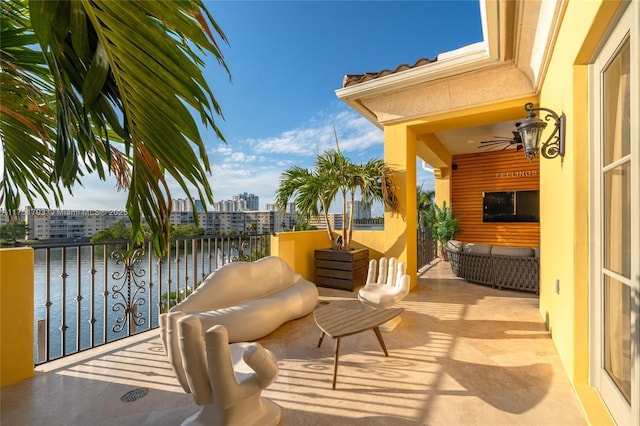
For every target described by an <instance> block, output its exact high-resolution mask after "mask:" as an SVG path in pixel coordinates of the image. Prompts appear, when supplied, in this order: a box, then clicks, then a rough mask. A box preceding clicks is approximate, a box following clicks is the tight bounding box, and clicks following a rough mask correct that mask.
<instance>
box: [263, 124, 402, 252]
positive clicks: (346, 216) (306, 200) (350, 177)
mask: <svg viewBox="0 0 640 426" xmlns="http://www.w3.org/2000/svg"><path fill="white" fill-rule="evenodd" d="M334 133H335V129H334ZM392 175H393V171H392V169H391V168H390V167H388V166H387V165H386V164H385V162H384V161H383V160H369V161H368V162H367V163H365V164H354V163H353V162H352V161H351V160H349V159H348V158H347V157H345V156H344V155H343V154H342V152H341V151H340V146H339V144H338V138H337V135H336V149H335V150H334V149H332V150H328V151H325V152H323V153H322V154H319V155H318V156H317V157H316V161H315V163H314V166H313V169H312V170H308V169H305V168H302V167H298V166H294V167H291V168H290V169H288V170H286V171H285V172H284V173H283V174H282V175H281V177H280V184H279V187H278V190H277V191H276V200H275V201H276V206H278V208H279V209H282V210H284V209H285V208H286V206H287V203H288V202H289V200H290V199H291V198H294V199H295V205H296V211H298V212H299V213H300V214H301V216H302V217H304V218H305V219H307V220H308V219H309V218H310V217H317V216H318V215H319V213H322V214H323V217H324V220H325V223H326V224H327V234H328V237H329V241H330V242H331V248H332V249H334V250H345V251H348V250H350V249H351V239H352V234H353V214H354V212H353V206H354V201H355V195H356V193H357V192H358V191H359V192H360V195H361V197H362V203H363V204H364V205H365V206H370V205H371V204H372V203H373V202H375V201H383V202H385V203H386V204H387V205H389V206H391V210H392V212H396V211H397V209H398V200H397V198H396V196H395V191H394V190H393V186H392V181H391V177H392ZM338 194H340V196H341V198H342V218H343V226H342V238H341V239H342V244H338V242H337V241H336V238H335V237H334V235H333V230H332V228H331V223H330V222H329V208H330V207H331V203H332V202H333V200H334V199H335V197H336V196H337V195H338ZM347 208H348V209H349V211H348V212H347ZM345 223H347V226H345Z"/></svg>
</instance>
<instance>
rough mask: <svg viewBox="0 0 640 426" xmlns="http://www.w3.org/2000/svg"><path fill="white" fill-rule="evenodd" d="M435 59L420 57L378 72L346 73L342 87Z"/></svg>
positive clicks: (421, 64)
mask: <svg viewBox="0 0 640 426" xmlns="http://www.w3.org/2000/svg"><path fill="white" fill-rule="evenodd" d="M436 61H437V58H436V59H427V58H422V59H418V61H417V62H416V63H415V64H413V65H409V64H402V65H398V66H397V67H396V68H395V69H393V70H389V69H385V70H382V71H378V72H367V73H364V74H347V75H345V76H344V78H343V79H342V87H343V88H344V87H349V86H354V85H356V84H360V83H364V82H365V81H369V80H374V79H376V78H380V77H384V76H387V75H391V74H395V73H398V72H400V71H406V70H408V69H413V68H417V67H421V66H423V65H427V64H431V63H433V62H436Z"/></svg>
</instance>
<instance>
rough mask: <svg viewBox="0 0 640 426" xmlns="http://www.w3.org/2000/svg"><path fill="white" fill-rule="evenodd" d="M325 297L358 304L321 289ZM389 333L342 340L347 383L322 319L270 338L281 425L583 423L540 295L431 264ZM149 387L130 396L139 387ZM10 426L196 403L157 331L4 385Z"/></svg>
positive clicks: (165, 420) (172, 409) (74, 421)
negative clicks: (127, 398) (454, 273)
mask: <svg viewBox="0 0 640 426" xmlns="http://www.w3.org/2000/svg"><path fill="white" fill-rule="evenodd" d="M320 293H321V299H324V300H331V301H333V302H334V303H341V304H349V303H358V302H357V300H354V294H351V293H347V292H342V291H337V290H330V289H320ZM400 306H402V307H404V308H405V312H404V313H403V314H402V318H403V320H402V323H400V325H399V327H398V328H397V329H396V330H395V331H394V332H392V333H385V334H384V339H385V343H386V346H387V348H388V350H389V357H388V358H385V357H384V355H383V354H382V352H381V350H380V347H379V345H378V342H377V340H376V337H375V334H374V333H373V332H365V333H361V334H358V335H354V336H350V337H346V338H344V339H343V340H342V345H341V356H340V364H339V369H338V382H337V389H336V390H332V389H331V380H332V373H333V349H332V345H331V343H332V341H331V340H330V339H329V340H327V339H325V342H324V343H323V345H322V347H320V348H319V349H318V348H316V345H317V342H318V337H319V331H318V329H317V327H316V325H315V324H314V321H313V316H312V315H309V316H307V317H305V318H302V319H300V320H296V321H292V322H290V323H287V324H285V325H284V326H283V327H281V328H280V329H279V330H277V331H276V332H275V333H273V334H271V335H269V336H267V337H266V338H263V339H261V340H260V342H261V343H262V344H263V345H264V346H265V347H267V348H269V349H271V350H272V351H273V352H274V353H275V355H276V356H277V358H278V364H279V366H280V375H279V377H278V379H277V381H276V382H275V383H274V384H272V385H271V386H270V387H269V388H268V389H267V390H266V391H265V392H264V393H263V396H266V397H268V398H270V399H272V400H273V401H275V402H276V403H277V404H279V405H280V406H281V407H282V422H281V424H282V425H285V426H289V425H296V426H297V425H331V426H334V425H360V424H361V425H393V426H401V425H416V424H426V425H584V424H586V423H587V422H586V420H585V417H584V416H583V414H582V411H581V409H580V407H579V405H578V402H577V400H576V398H575V397H574V394H573V392H572V389H571V386H570V384H569V381H568V379H567V376H566V374H565V372H564V370H563V368H562V366H561V364H560V361H559V358H558V355H557V353H556V351H555V348H554V346H553V343H552V341H551V339H550V338H549V335H548V333H547V331H546V330H545V327H544V323H543V321H542V319H541V317H540V315H539V312H538V299H537V297H536V296H535V295H531V294H528V293H519V292H512V291H499V290H495V289H491V288H489V287H486V286H482V285H476V284H470V283H467V282H465V281H462V280H459V279H456V278H453V277H452V275H451V273H450V270H449V265H448V263H444V262H442V263H436V264H435V265H433V267H431V268H430V269H429V270H428V271H426V272H423V273H422V274H421V276H420V279H419V285H418V286H417V288H415V289H414V290H413V291H412V292H411V293H410V295H409V296H408V297H407V298H406V299H405V300H404V301H403V302H402V303H401V304H400ZM140 387H142V388H148V389H149V393H148V395H147V396H145V397H143V398H141V399H138V400H137V401H134V402H122V401H121V399H120V398H121V396H122V395H124V394H125V393H127V392H128V391H130V390H132V389H135V388H140ZM1 403H2V405H1V414H0V423H1V424H2V426H10V425H34V426H35V425H43V426H53V425H96V426H97V425H177V424H180V422H181V421H182V420H184V419H185V418H187V417H188V416H189V415H191V414H192V413H194V412H195V411H197V406H196V405H195V404H194V402H193V400H192V398H191V396H190V395H187V394H185V393H183V391H182V390H181V388H180V387H179V386H178V384H177V381H176V380H175V379H174V378H173V374H172V371H171V369H170V367H169V364H168V362H167V360H166V357H165V355H164V352H163V349H162V346H161V344H160V340H159V338H158V331H157V330H155V331H151V332H147V333H144V334H142V335H139V336H137V337H135V338H131V339H128V340H126V341H124V342H120V343H116V344H112V345H108V346H107V347H106V348H102V349H98V350H93V351H88V352H86V353H83V354H80V355H77V356H73V357H69V358H67V359H64V360H60V361H55V362H52V363H49V364H46V365H45V366H42V367H39V368H38V372H37V373H36V376H35V377H34V378H33V379H30V380H26V381H23V382H21V383H18V384H16V385H13V386H9V387H6V388H3V389H2V390H1Z"/></svg>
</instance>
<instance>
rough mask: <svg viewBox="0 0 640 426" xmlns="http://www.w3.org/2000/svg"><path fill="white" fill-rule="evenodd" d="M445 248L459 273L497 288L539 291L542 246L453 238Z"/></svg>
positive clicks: (452, 266) (469, 279)
mask: <svg viewBox="0 0 640 426" xmlns="http://www.w3.org/2000/svg"><path fill="white" fill-rule="evenodd" d="M446 251H447V255H448V257H449V263H450V264H451V270H452V271H453V273H454V274H455V275H456V276H457V277H460V278H464V279H465V280H467V281H471V282H474V283H480V284H486V285H490V286H492V287H497V288H498V289H503V288H507V289H513V290H522V291H529V292H533V293H536V294H538V292H539V282H540V250H539V249H533V248H531V247H505V246H491V245H489V244H475V243H463V242H461V241H457V240H451V241H449V242H448V243H447V245H446Z"/></svg>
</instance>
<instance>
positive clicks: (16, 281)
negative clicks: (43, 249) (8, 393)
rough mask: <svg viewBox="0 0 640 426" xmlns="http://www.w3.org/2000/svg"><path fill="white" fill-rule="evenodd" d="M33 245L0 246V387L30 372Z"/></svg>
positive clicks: (27, 375) (31, 374) (24, 376)
mask: <svg viewBox="0 0 640 426" xmlns="http://www.w3.org/2000/svg"><path fill="white" fill-rule="evenodd" d="M33 300H34V299H33V249H31V248H17V249H0V387H2V386H7V385H10V384H13V383H16V382H19V381H20V380H24V379H26V378H29V377H31V376H33Z"/></svg>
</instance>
